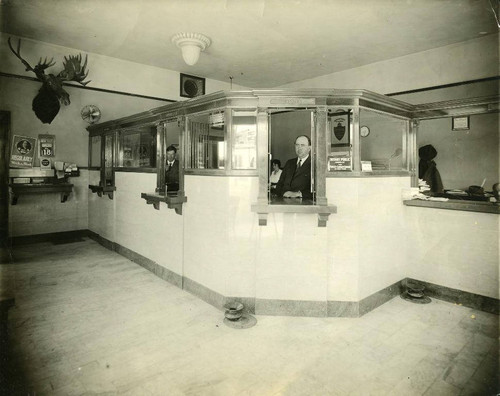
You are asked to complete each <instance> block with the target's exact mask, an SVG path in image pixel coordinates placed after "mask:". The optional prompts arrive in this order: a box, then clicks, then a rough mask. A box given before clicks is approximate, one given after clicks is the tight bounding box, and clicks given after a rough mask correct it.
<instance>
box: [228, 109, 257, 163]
mask: <svg viewBox="0 0 500 396" xmlns="http://www.w3.org/2000/svg"><path fill="white" fill-rule="evenodd" d="M232 114H233V117H232V134H231V139H232V146H231V148H232V164H231V165H232V168H233V169H257V114H256V112H255V111H240V110H233V112H232Z"/></svg>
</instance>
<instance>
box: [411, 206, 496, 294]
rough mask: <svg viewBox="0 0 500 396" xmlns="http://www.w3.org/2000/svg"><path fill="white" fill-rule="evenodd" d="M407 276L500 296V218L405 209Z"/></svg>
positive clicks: (479, 214)
mask: <svg viewBox="0 0 500 396" xmlns="http://www.w3.org/2000/svg"><path fill="white" fill-rule="evenodd" d="M404 221H405V223H406V224H407V227H408V229H409V234H410V242H411V244H410V249H409V251H408V264H409V265H408V277H411V278H414V279H420V280H423V281H427V282H431V283H435V284H437V285H442V286H447V287H451V288H453V289H459V290H464V291H468V292H471V293H476V294H480V295H483V296H488V297H493V298H497V299H498V298H499V290H498V289H499V288H498V285H499V278H498V273H499V267H500V257H499V241H500V239H499V228H500V217H499V216H498V215H497V214H493V213H475V212H463V211H458V210H445V209H434V208H418V207H405V216H404Z"/></svg>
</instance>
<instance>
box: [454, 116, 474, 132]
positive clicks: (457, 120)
mask: <svg viewBox="0 0 500 396" xmlns="http://www.w3.org/2000/svg"><path fill="white" fill-rule="evenodd" d="M451 129H452V130H453V131H466V130H468V129H470V125H469V116H460V117H452V119H451Z"/></svg>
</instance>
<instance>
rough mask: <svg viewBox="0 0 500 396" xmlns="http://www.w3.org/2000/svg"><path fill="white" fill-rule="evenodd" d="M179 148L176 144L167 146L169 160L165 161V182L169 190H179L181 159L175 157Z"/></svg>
mask: <svg viewBox="0 0 500 396" xmlns="http://www.w3.org/2000/svg"><path fill="white" fill-rule="evenodd" d="M176 153H177V149H176V148H175V147H174V146H168V147H167V153H166V157H167V162H166V163H165V184H166V185H167V192H172V191H179V161H177V160H176V159H175V155H176Z"/></svg>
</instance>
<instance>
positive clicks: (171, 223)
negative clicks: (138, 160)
mask: <svg viewBox="0 0 500 396" xmlns="http://www.w3.org/2000/svg"><path fill="white" fill-rule="evenodd" d="M115 183H116V190H117V191H116V193H115V198H114V200H115V201H116V206H115V227H116V230H115V240H114V241H115V242H117V243H118V244H120V245H121V246H124V247H126V248H127V249H131V250H133V251H134V252H136V253H139V254H141V255H143V256H145V257H148V258H149V259H151V260H153V261H155V262H156V263H158V264H159V265H161V266H162V267H164V268H167V269H169V270H170V271H173V272H175V273H176V274H179V275H182V262H183V247H184V243H183V240H184V232H183V231H184V230H183V223H184V217H183V216H179V215H178V214H176V213H175V211H174V210H172V209H168V208H167V206H166V204H161V205H160V210H156V209H154V207H153V205H148V204H146V200H144V199H142V198H141V193H143V192H153V191H154V189H155V187H156V174H155V173H131V172H116V173H115ZM101 199H105V200H106V199H108V198H105V197H103V198H101Z"/></svg>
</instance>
